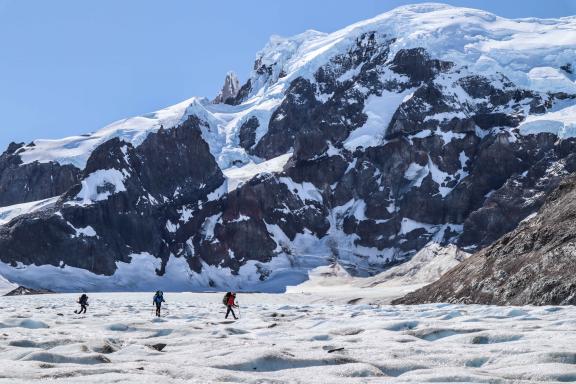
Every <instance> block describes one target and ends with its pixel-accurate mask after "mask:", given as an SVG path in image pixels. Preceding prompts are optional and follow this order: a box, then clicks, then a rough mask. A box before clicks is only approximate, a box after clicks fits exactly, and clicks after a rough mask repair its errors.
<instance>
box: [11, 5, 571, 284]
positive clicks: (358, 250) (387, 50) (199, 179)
mask: <svg viewBox="0 0 576 384" xmlns="http://www.w3.org/2000/svg"><path fill="white" fill-rule="evenodd" d="M575 48H576V18H575V17H568V18H562V19H546V20H541V19H520V20H508V19H504V18H501V17H498V16H495V15H493V14H490V13H487V12H483V11H479V10H474V9H468V8H457V7H451V6H447V5H441V4H421V5H413V6H405V7H400V8H397V9H395V10H393V11H390V12H388V13H385V14H382V15H380V16H378V17H375V18H373V19H370V20H366V21H363V22H359V23H357V24H353V25H351V26H349V27H347V28H344V29H342V30H339V31H336V32H333V33H330V34H326V33H321V32H317V31H306V32H304V33H302V34H300V35H297V36H294V37H290V38H282V37H278V36H274V37H272V38H271V39H270V41H269V43H268V44H267V45H266V46H265V47H264V49H263V50H262V51H260V52H259V53H258V54H257V56H256V60H255V63H254V67H253V70H252V72H251V74H250V76H249V78H248V80H247V81H246V82H245V83H244V84H243V85H242V86H241V87H239V89H238V88H237V86H236V84H235V80H234V79H235V77H234V76H232V75H231V74H229V75H228V76H227V78H226V80H225V85H224V88H223V89H222V91H221V93H220V94H219V96H218V97H217V98H216V100H214V102H211V101H210V100H208V99H206V98H199V97H194V98H191V99H189V100H186V101H184V102H182V103H179V104H177V105H175V106H172V107H168V108H166V109H163V110H160V111H157V112H154V113H150V114H147V115H144V116H138V117H133V118H129V119H125V120H121V121H118V122H115V123H112V124H110V125H108V126H106V127H104V128H103V129H101V130H100V131H97V132H94V133H90V134H86V135H81V136H75V137H69V138H65V139H62V140H35V141H34V142H32V143H30V144H27V145H25V144H11V145H10V147H9V148H8V150H7V151H6V152H5V153H4V154H3V155H2V157H0V202H3V203H2V204H3V205H4V207H2V208H0V219H1V220H2V221H0V224H1V225H0V249H1V250H2V252H0V261H1V263H0V274H2V275H4V276H5V277H7V278H8V279H9V280H11V281H14V282H17V283H18V284H21V285H24V286H27V287H31V288H36V287H42V288H49V289H52V290H55V291H62V290H64V291H66V290H77V289H91V290H94V289H99V290H120V289H124V290H125V289H131V290H141V289H145V290H149V289H150V287H151V286H154V287H157V288H158V289H165V290H167V289H177V290H180V289H214V290H217V289H225V288H232V289H236V290H240V289H244V290H264V291H283V290H284V289H285V287H286V286H288V285H297V284H298V283H300V282H302V281H304V280H305V279H307V276H308V271H309V270H311V269H312V268H316V267H318V266H322V265H328V264H332V263H335V262H336V263H338V264H339V265H341V266H342V267H343V268H345V269H346V270H347V271H348V273H350V274H352V275H354V276H372V275H375V274H377V273H380V272H382V271H384V270H386V269H388V268H389V267H391V266H394V265H397V264H398V263H401V262H404V261H406V260H409V259H410V258H411V257H412V256H413V255H414V254H416V253H417V252H418V251H419V250H420V249H422V248H423V247H425V246H426V245H427V244H430V243H438V244H440V245H442V246H447V245H449V244H454V245H456V246H458V247H460V248H462V249H463V250H465V251H466V252H472V251H477V250H481V249H483V248H485V247H486V246H488V245H489V244H491V243H492V242H493V241H495V240H497V239H498V238H500V237H501V236H503V235H505V234H506V233H507V232H509V231H512V230H514V229H515V228H516V227H517V226H518V224H519V223H520V222H521V221H522V220H524V219H525V218H526V217H528V216H529V215H531V214H533V213H534V212H536V211H537V210H538V209H540V207H541V206H542V204H543V203H544V201H545V200H546V198H547V196H548V195H550V193H551V192H552V191H553V190H554V189H555V188H556V187H557V186H558V185H559V183H560V182H561V181H562V180H563V179H564V178H566V177H567V175H569V174H570V173H572V172H573V171H574V169H575V168H576V158H575V156H576V155H575V153H576V151H575V149H576V142H575V139H574V136H575V135H576V130H575V129H574V128H575V126H574V121H575V119H574V116H575V115H576V83H575V80H576V75H575V73H574V68H575V66H576V53H575V52H576V51H575ZM224 97H226V99H225V100H223V98H224ZM22 191H24V193H22Z"/></svg>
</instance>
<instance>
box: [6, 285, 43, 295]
mask: <svg viewBox="0 0 576 384" xmlns="http://www.w3.org/2000/svg"><path fill="white" fill-rule="evenodd" d="M49 293H54V292H52V291H51V290H49V289H32V288H26V287H23V286H21V285H20V286H19V287H18V288H15V289H13V290H11V291H10V292H8V293H7V294H5V295H4V296H28V295H46V294H49Z"/></svg>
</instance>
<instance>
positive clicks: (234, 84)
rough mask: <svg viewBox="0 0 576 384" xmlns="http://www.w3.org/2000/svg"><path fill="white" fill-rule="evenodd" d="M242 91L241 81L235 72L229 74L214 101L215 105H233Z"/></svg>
mask: <svg viewBox="0 0 576 384" xmlns="http://www.w3.org/2000/svg"><path fill="white" fill-rule="evenodd" d="M239 91H240V81H238V78H237V77H236V74H235V73H234V72H228V73H227V74H226V78H225V79H224V85H223V86H222V89H221V90H220V93H218V96H216V98H215V99H214V100H213V101H212V102H213V103H214V104H220V103H224V104H233V100H234V98H235V97H236V95H238V92H239Z"/></svg>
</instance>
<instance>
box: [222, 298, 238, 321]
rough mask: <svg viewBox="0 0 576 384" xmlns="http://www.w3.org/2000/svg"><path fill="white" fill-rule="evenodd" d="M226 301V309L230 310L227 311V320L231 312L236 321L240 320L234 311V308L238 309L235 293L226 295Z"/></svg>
mask: <svg viewBox="0 0 576 384" xmlns="http://www.w3.org/2000/svg"><path fill="white" fill-rule="evenodd" d="M225 300H226V307H228V310H227V311H226V317H225V319H227V318H228V315H229V314H230V312H232V316H234V320H238V318H237V317H236V314H235V313H234V310H233V309H232V308H233V307H238V306H237V305H236V294H235V293H234V292H228V293H227V294H226V298H225Z"/></svg>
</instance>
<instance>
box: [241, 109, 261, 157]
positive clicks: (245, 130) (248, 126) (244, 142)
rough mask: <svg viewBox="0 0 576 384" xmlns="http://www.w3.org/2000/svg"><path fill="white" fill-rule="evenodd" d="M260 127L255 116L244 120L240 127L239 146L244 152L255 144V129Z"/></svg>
mask: <svg viewBox="0 0 576 384" xmlns="http://www.w3.org/2000/svg"><path fill="white" fill-rule="evenodd" d="M259 126H260V122H259V121H258V119H257V118H256V117H255V116H252V117H251V118H249V119H248V120H246V121H245V122H244V123H242V125H241V126H240V133H239V135H238V136H239V139H240V146H241V147H242V148H244V149H246V150H248V151H249V150H250V149H251V148H252V147H253V146H254V144H256V129H258V127H259Z"/></svg>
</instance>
